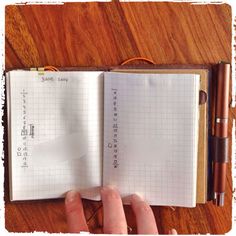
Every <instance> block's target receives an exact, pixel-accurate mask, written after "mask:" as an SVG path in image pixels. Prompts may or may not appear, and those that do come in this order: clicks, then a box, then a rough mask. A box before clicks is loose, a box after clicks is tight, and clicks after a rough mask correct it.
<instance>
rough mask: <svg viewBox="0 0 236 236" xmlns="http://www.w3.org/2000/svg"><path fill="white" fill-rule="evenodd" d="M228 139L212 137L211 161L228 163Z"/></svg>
mask: <svg viewBox="0 0 236 236" xmlns="http://www.w3.org/2000/svg"><path fill="white" fill-rule="evenodd" d="M228 143H229V138H218V137H213V161H215V162H221V163H223V162H228V161H229V160H228Z"/></svg>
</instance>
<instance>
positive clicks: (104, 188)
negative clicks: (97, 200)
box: [101, 185, 116, 192]
mask: <svg viewBox="0 0 236 236" xmlns="http://www.w3.org/2000/svg"><path fill="white" fill-rule="evenodd" d="M111 189H112V190H116V188H115V187H114V186H112V185H108V186H104V187H102V189H101V192H105V191H108V190H111Z"/></svg>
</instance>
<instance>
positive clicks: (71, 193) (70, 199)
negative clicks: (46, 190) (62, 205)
mask: <svg viewBox="0 0 236 236" xmlns="http://www.w3.org/2000/svg"><path fill="white" fill-rule="evenodd" d="M78 196H79V193H78V192H76V191H74V190H71V191H69V192H68V193H67V194H66V200H65V202H66V203H69V202H74V201H75V200H76V199H77V198H78Z"/></svg>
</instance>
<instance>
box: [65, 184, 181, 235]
mask: <svg viewBox="0 0 236 236" xmlns="http://www.w3.org/2000/svg"><path fill="white" fill-rule="evenodd" d="M101 197H102V203H103V233H105V234H127V233H128V230H127V229H128V228H127V222H126V218H125V213H124V208H123V205H122V200H121V197H120V194H119V193H118V191H117V190H115V189H112V188H110V187H104V188H103V189H102V190H101ZM131 206H132V209H133V211H134V214H135V217H136V223H137V230H138V234H158V229H157V225H156V221H155V217H154V215H153V212H152V209H151V207H150V206H149V205H148V204H147V203H146V202H145V201H144V200H143V199H142V198H141V197H139V196H138V195H133V196H132V197H131ZM65 209H66V218H67V223H68V231H69V232H70V233H79V232H81V231H84V232H88V231H89V229H88V225H87V223H86V219H85V216H84V211H83V205H82V201H81V198H80V194H79V193H78V192H76V191H70V192H68V193H67V194H66V198H65ZM169 234H177V232H176V230H174V229H172V230H170V232H169Z"/></svg>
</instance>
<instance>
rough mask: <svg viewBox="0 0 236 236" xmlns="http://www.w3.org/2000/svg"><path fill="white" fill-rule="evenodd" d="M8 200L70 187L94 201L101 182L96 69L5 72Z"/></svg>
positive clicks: (59, 194) (61, 191)
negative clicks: (9, 197)
mask: <svg viewBox="0 0 236 236" xmlns="http://www.w3.org/2000/svg"><path fill="white" fill-rule="evenodd" d="M9 78H10V79H9V81H8V82H10V84H9V86H8V87H9V95H10V96H9V103H10V107H9V108H10V109H9V111H10V112H9V117H10V120H9V124H10V140H11V142H10V156H11V158H10V160H11V161H10V166H11V167H10V170H11V176H10V182H11V198H12V200H26V199H43V198H57V197H62V196H64V194H65V193H66V192H67V191H69V190H71V189H77V190H80V192H81V195H82V197H85V198H91V199H98V198H99V192H98V188H99V186H101V182H102V175H101V171H102V164H101V163H102V160H101V158H102V138H103V136H102V132H103V130H102V128H101V127H102V124H103V75H102V72H29V71H27V72H26V71H25V72H24V71H12V72H10V74H9Z"/></svg>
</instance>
